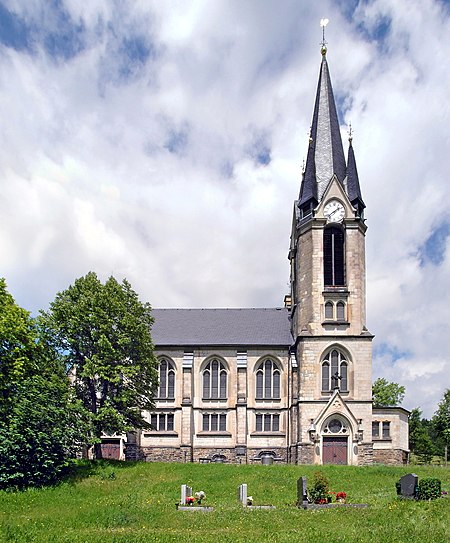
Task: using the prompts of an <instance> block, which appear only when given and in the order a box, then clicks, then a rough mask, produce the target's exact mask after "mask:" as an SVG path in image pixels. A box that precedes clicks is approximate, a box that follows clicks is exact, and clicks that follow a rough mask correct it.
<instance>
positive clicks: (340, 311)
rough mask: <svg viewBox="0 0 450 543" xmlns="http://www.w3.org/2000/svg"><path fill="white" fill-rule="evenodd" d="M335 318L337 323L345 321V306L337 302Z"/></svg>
mask: <svg viewBox="0 0 450 543" xmlns="http://www.w3.org/2000/svg"><path fill="white" fill-rule="evenodd" d="M336 317H337V320H338V321H345V304H344V302H338V303H337V304H336Z"/></svg>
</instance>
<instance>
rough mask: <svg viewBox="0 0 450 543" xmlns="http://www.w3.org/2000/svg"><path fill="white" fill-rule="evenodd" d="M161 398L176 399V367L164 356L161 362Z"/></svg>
mask: <svg viewBox="0 0 450 543" xmlns="http://www.w3.org/2000/svg"><path fill="white" fill-rule="evenodd" d="M159 399H160V400H174V399H175V367H174V365H173V364H172V362H169V361H168V360H166V359H164V358H163V359H162V360H161V362H160V363H159Z"/></svg>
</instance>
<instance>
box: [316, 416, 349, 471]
mask: <svg viewBox="0 0 450 543" xmlns="http://www.w3.org/2000/svg"><path fill="white" fill-rule="evenodd" d="M348 436H349V424H348V421H347V420H346V419H345V418H344V417H342V416H340V415H337V416H336V415H334V416H332V417H330V418H329V419H328V420H327V421H326V422H325V424H324V426H323V430H322V463H323V464H339V465H346V464H348Z"/></svg>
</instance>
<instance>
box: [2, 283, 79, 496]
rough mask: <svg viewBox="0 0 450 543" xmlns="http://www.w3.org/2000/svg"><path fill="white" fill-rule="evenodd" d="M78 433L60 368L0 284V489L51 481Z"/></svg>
mask: <svg viewBox="0 0 450 543" xmlns="http://www.w3.org/2000/svg"><path fill="white" fill-rule="evenodd" d="M84 429H85V427H84V426H83V417H82V414H81V411H80V409H79V405H78V404H77V402H76V401H74V400H73V398H72V395H71V390H70V386H69V380H68V379H67V376H66V374H65V368H64V367H63V366H62V364H61V363H60V361H59V360H58V357H57V356H56V353H55V352H54V351H53V349H52V348H51V347H50V346H49V345H48V344H47V343H46V342H45V340H43V338H42V336H41V334H40V330H39V327H38V326H37V323H36V321H35V320H34V319H33V318H31V317H30V315H29V313H28V312H27V311H25V309H22V308H21V307H19V306H18V305H17V304H16V303H15V301H14V299H13V297H12V296H11V294H9V293H8V291H7V290H6V284H5V281H4V279H0V489H4V488H25V487H27V486H41V485H44V484H48V483H51V482H54V481H56V480H57V479H58V478H59V477H60V475H61V473H62V471H63V469H64V467H65V465H66V463H67V460H68V459H69V458H70V457H71V456H73V454H74V452H75V448H76V445H77V442H78V440H79V438H80V436H82V435H83V432H84Z"/></svg>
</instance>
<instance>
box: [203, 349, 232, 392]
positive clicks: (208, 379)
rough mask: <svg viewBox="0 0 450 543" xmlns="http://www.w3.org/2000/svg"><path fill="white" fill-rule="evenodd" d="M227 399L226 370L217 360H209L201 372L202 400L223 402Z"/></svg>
mask: <svg viewBox="0 0 450 543" xmlns="http://www.w3.org/2000/svg"><path fill="white" fill-rule="evenodd" d="M226 398H227V370H226V368H225V364H224V363H223V362H220V361H219V360H216V359H214V360H211V362H209V363H208V364H207V365H206V366H205V369H204V370H203V399H204V400H225V399H226Z"/></svg>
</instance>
